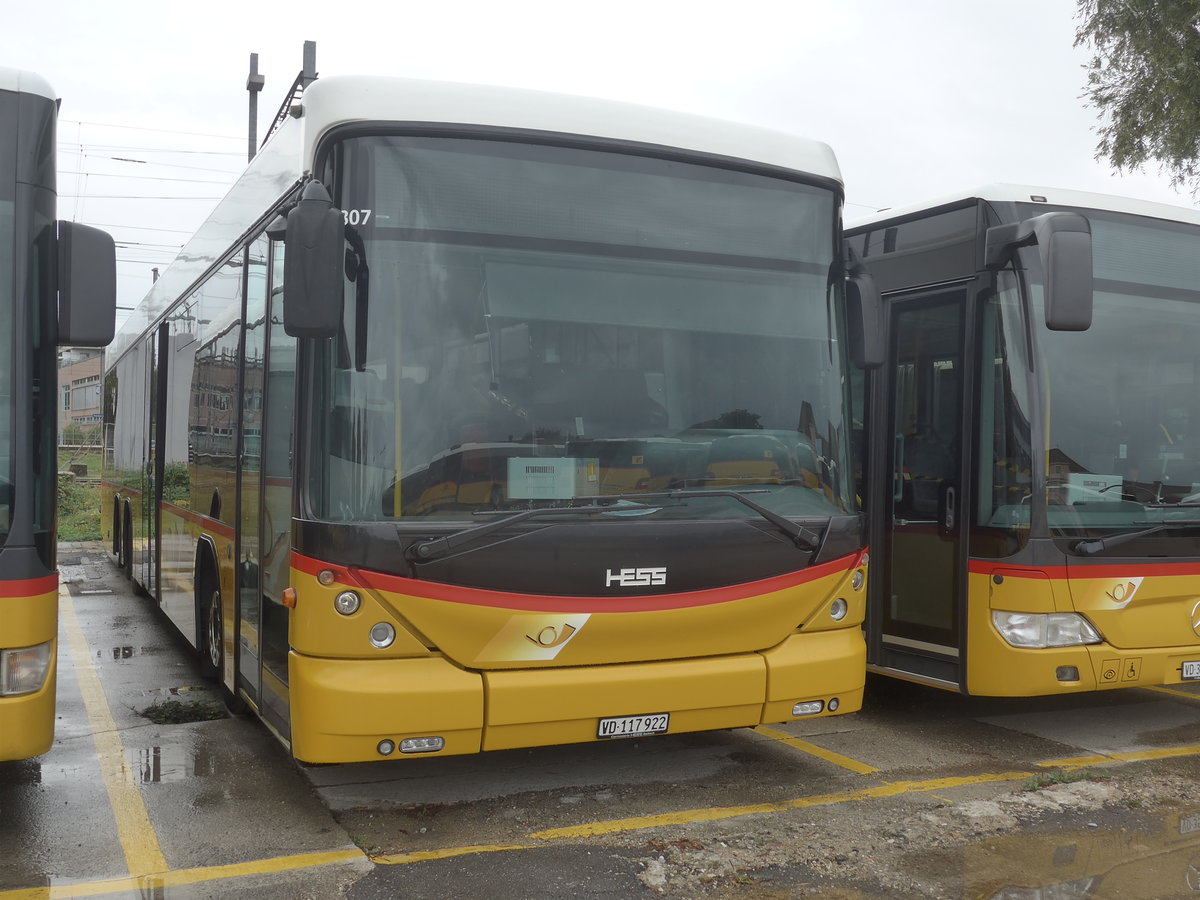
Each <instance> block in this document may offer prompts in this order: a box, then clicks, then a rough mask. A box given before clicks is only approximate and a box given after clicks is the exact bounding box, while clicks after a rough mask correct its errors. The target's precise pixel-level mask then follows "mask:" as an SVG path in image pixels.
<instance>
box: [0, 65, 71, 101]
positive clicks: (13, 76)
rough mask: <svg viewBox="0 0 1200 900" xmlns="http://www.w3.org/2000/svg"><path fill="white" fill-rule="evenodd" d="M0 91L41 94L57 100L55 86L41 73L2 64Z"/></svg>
mask: <svg viewBox="0 0 1200 900" xmlns="http://www.w3.org/2000/svg"><path fill="white" fill-rule="evenodd" d="M0 91H19V92H21V93H23V94H40V95H41V96H43V97H45V98H47V99H49V100H57V99H58V97H57V95H56V94H55V93H54V88H52V87H50V84H49V82H47V81H46V79H45V78H43V77H42V76H41V75H37V74H35V73H34V72H25V71H23V70H21V69H10V68H8V67H6V66H0Z"/></svg>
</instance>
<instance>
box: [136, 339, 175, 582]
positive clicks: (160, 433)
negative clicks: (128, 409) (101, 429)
mask: <svg viewBox="0 0 1200 900" xmlns="http://www.w3.org/2000/svg"><path fill="white" fill-rule="evenodd" d="M170 339H171V338H170V335H169V333H168V325H167V324H166V323H165V322H164V323H163V324H162V325H160V326H159V327H158V331H157V332H156V333H155V334H154V335H153V336H152V337H151V338H150V340H149V341H148V342H147V345H146V352H147V356H148V357H149V364H150V385H149V387H150V402H149V403H148V404H147V408H148V409H149V411H150V422H149V428H148V429H147V432H146V433H147V434H148V435H149V445H148V446H147V448H146V480H145V487H146V493H145V494H144V495H143V498H142V520H143V521H142V533H143V534H144V535H145V536H146V540H145V548H146V549H145V552H144V554H143V556H142V577H141V579H140V580H141V582H142V585H143V587H145V589H146V593H147V594H149V595H150V597H152V598H153V599H154V600H156V601H160V602H161V599H162V598H161V596H160V593H159V572H160V571H161V568H160V566H161V559H160V553H161V550H160V545H159V535H160V531H159V529H160V527H161V517H160V511H159V502H160V501H161V500H162V484H163V455H164V453H163V451H164V448H165V447H166V445H167V439H166V398H167V358H168V354H167V346H168V343H169V341H170Z"/></svg>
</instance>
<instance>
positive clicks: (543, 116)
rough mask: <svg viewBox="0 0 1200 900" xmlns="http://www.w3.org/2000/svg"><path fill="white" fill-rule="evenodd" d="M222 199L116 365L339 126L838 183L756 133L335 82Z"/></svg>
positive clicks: (308, 165)
mask: <svg viewBox="0 0 1200 900" xmlns="http://www.w3.org/2000/svg"><path fill="white" fill-rule="evenodd" d="M298 106H299V107H300V108H299V109H298V110H296V112H297V113H299V115H295V116H288V117H287V118H286V120H285V121H284V122H283V123H282V124H281V125H280V127H279V129H278V130H277V131H276V132H275V133H274V134H273V135H271V138H270V140H268V141H266V142H265V144H264V146H263V147H262V149H261V150H260V151H259V153H258V155H257V156H255V157H254V159H253V160H252V161H251V162H250V164H249V166H248V167H247V168H246V170H245V171H244V172H243V173H242V175H241V176H240V177H239V178H238V181H237V183H236V184H234V186H233V187H232V188H231V189H230V190H229V193H228V194H226V195H225V197H224V198H223V199H222V200H221V201H220V202H219V203H218V204H217V205H216V207H215V208H214V209H213V211H212V213H211V214H210V215H209V217H208V218H207V219H206V220H205V221H204V222H203V223H202V224H201V225H200V227H199V228H198V229H197V230H196V233H195V234H194V235H192V237H191V238H190V239H189V240H188V243H187V245H186V246H185V247H184V248H183V251H182V252H181V253H180V254H179V256H178V257H177V258H176V259H175V261H174V262H173V263H171V265H170V266H169V267H168V268H167V269H166V271H164V272H163V274H162V276H161V277H160V278H159V280H158V281H157V282H155V283H154V285H153V286H152V287H151V288H150V291H149V293H147V294H146V296H145V297H144V298H143V299H142V300H141V302H140V303H139V304H138V306H137V308H136V309H135V310H134V311H133V313H132V314H131V315H130V316H129V317H128V318H127V319H126V320H125V322H124V323H123V324H122V326H121V328H120V330H119V331H118V332H117V336H116V339H115V341H114V343H113V344H112V345H111V346H110V348H109V351H110V355H111V358H112V359H113V360H115V359H116V357H117V356H118V355H120V353H121V352H122V351H123V350H124V349H125V348H126V347H127V346H129V344H130V343H131V342H132V340H133V339H135V338H136V337H137V336H138V335H140V334H141V333H142V332H143V331H144V330H145V329H147V328H149V327H150V326H151V325H152V324H153V323H154V322H155V321H156V320H157V319H158V317H159V316H161V315H162V314H163V313H164V312H165V311H166V309H167V307H168V306H170V304H171V303H173V302H175V300H176V299H178V298H179V296H180V295H181V294H182V293H183V292H184V291H185V290H187V289H188V287H189V286H190V285H192V284H194V283H195V282H196V281H197V280H198V279H199V278H200V277H201V276H202V275H203V274H204V273H205V271H207V270H208V269H209V268H210V267H211V266H212V265H214V264H215V263H217V262H218V261H219V260H220V259H221V257H222V255H223V254H224V253H225V252H226V251H227V250H228V249H229V248H230V247H231V246H232V244H233V243H234V241H236V240H237V239H238V238H240V237H241V236H242V235H243V234H244V233H245V231H246V230H248V229H249V228H251V226H253V225H254V223H255V222H256V221H257V219H258V218H259V217H261V216H263V215H265V214H266V213H267V211H268V210H269V209H271V207H272V206H273V205H274V204H275V203H276V202H277V201H278V200H279V199H280V198H282V197H283V196H285V195H286V194H287V193H288V192H289V191H291V190H292V189H293V188H294V187H295V186H296V185H297V184H298V183H299V182H300V180H301V179H302V178H303V177H304V176H305V175H307V174H308V173H310V172H311V171H312V168H313V162H314V156H315V153H316V147H317V145H318V144H319V143H320V140H321V137H322V136H323V135H324V134H326V133H327V132H328V131H329V130H330V129H332V128H335V127H337V126H339V125H347V124H352V123H355V122H362V123H371V124H377V125H397V124H404V123H412V124H417V123H423V124H445V125H478V126H491V127H496V128H508V129H518V130H528V131H542V132H547V133H553V134H558V135H576V136H584V137H597V138H603V139H608V140H614V141H624V142H637V143H643V144H652V145H659V146H665V147H673V148H679V149H683V150H691V151H696V152H700V153H708V154H715V155H718V156H723V157H730V158H735V159H742V160H746V161H752V162H756V163H760V164H766V165H769V166H777V167H781V168H784V169H789V170H793V171H796V172H801V173H805V174H809V175H813V176H816V177H818V178H825V179H829V180H831V181H835V182H837V183H838V184H840V183H841V173H840V171H839V169H838V164H837V159H836V158H835V157H834V155H833V151H832V150H831V149H830V148H829V146H828V145H827V144H824V143H821V142H820V141H814V140H810V139H808V138H802V137H798V136H795V135H790V134H786V133H784V132H778V131H772V130H770V129H766V128H761V127H758V126H755V125H747V124H742V123H737V122H727V121H722V120H718V119H708V118H704V117H701V116H694V115H689V114H686V113H679V112H672V111H669V110H660V109H653V108H651V107H646V106H638V105H635V104H629V103H618V102H616V101H611V100H599V99H595V98H590V97H575V96H570V95H567V94H553V93H547V92H543V91H530V90H524V89H520V88H509V87H497V86H494V85H473V84H455V83H446V82H432V81H419V80H414V79H403V78H384V77H367V76H336V77H330V78H323V79H319V80H317V81H314V82H313V83H312V84H310V85H309V86H308V87H307V88H306V89H305V91H304V94H303V95H302V96H301V98H300V101H299V104H298Z"/></svg>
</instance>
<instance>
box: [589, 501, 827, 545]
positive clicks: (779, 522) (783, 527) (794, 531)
mask: <svg viewBox="0 0 1200 900" xmlns="http://www.w3.org/2000/svg"><path fill="white" fill-rule="evenodd" d="M768 493H770V491H768V490H767V489H766V488H755V489H753V490H749V491H661V492H659V493H649V494H608V495H605V498H604V499H605V500H633V501H635V502H636V501H639V500H643V501H644V500H649V499H651V498H654V497H664V498H666V499H667V500H687V499H690V498H692V497H729V498H731V499H733V500H736V501H737V502H738V503H740V504H742V506H746V507H749V508H750V509H752V510H754V511H755V512H756V513H758V514H759V515H760V516H762V517H763V518H764V519H766V520H767V521H768V522H770V523H771V524H772V525H774V526H775V527H776V528H778V529H779V530H780V531H782V532H783V533H784V534H786V535H787V536H788V537H789V538H791V539H792V543H794V544H795V545H796V546H797V547H799V548H800V549H801V550H816V549H817V548H818V547H820V546H821V535H820V534H818V533H817V532H815V531H813V530H812V529H811V528H807V527H805V526H804V525H800V524H799V523H797V522H793V521H792V520H791V519H789V518H787V516H781V515H780V514H779V513H777V512H774V511H773V510H769V509H767V508H766V507H765V506H763V505H761V504H759V503H755V502H754V501H753V500H751V499H750V498H749V497H747V496H746V494H768Z"/></svg>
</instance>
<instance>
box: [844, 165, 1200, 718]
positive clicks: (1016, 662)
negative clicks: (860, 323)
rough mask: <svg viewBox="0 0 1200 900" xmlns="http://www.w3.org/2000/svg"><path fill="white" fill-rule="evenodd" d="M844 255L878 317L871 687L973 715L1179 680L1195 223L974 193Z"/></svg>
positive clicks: (1195, 635) (1190, 652) (1191, 475)
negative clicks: (854, 257)
mask: <svg viewBox="0 0 1200 900" xmlns="http://www.w3.org/2000/svg"><path fill="white" fill-rule="evenodd" d="M847 233H848V235H849V237H848V241H849V243H850V244H851V246H852V248H853V249H855V250H856V251H857V252H858V253H859V254H861V257H862V259H863V261H864V263H866V264H867V265H868V267H869V268H870V269H871V271H872V274H873V275H874V276H875V278H876V280H877V283H878V284H879V287H880V290H881V291H882V293H883V297H884V305H885V309H886V325H885V327H884V331H885V334H886V345H887V353H886V357H887V362H886V363H885V364H884V365H883V366H882V367H881V368H880V369H879V370H877V371H876V372H874V373H872V375H871V376H870V377H869V378H868V379H867V382H868V385H869V393H868V395H867V398H866V404H865V405H866V411H865V417H866V418H865V420H866V422H867V428H866V436H867V440H866V451H865V460H866V469H867V478H866V481H867V486H868V490H867V495H868V500H867V506H868V508H869V515H870V518H871V522H872V524H871V546H872V548H873V549H874V551H875V567H874V579H873V580H872V583H871V599H870V603H869V613H868V616H867V641H868V661H869V666H870V668H871V669H872V670H875V671H879V672H883V673H887V674H890V675H896V676H899V677H901V678H906V679H910V680H914V681H920V682H925V683H927V684H932V685H937V686H940V687H945V688H950V689H954V690H959V691H963V692H966V693H970V694H979V695H990V696H1033V695H1048V694H1061V693H1070V692H1075V691H1091V690H1099V689H1109V688H1123V687H1130V686H1134V685H1158V684H1166V683H1178V682H1186V681H1195V680H1200V356H1198V355H1197V349H1196V348H1197V346H1200V213H1197V212H1196V211H1195V210H1192V209H1177V208H1174V207H1170V206H1165V205H1159V204H1152V203H1143V202H1138V201H1134V200H1128V199H1124V198H1119V197H1109V196H1099V195H1094V194H1086V193H1079V192H1072V191H1063V190H1048V189H1043V188H1025V187H1019V186H1010V185H992V186H989V187H986V188H984V189H982V190H980V191H978V192H972V193H966V194H964V195H961V196H957V197H951V198H949V199H946V200H944V201H938V202H936V203H931V204H928V205H923V206H919V207H913V208H910V209H903V210H889V211H886V212H883V213H880V214H877V215H875V216H872V217H871V218H870V219H868V220H866V221H863V222H858V223H855V224H854V226H853V227H852V228H850V229H848V232H847ZM859 418H861V416H859Z"/></svg>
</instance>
